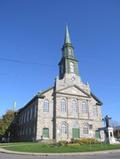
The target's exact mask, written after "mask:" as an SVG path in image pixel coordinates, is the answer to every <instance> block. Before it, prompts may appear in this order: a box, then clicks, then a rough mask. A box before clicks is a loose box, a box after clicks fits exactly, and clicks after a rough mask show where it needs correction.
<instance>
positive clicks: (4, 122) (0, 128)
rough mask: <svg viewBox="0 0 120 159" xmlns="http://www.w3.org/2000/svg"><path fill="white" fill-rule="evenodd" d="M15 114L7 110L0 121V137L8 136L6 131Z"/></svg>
mask: <svg viewBox="0 0 120 159" xmlns="http://www.w3.org/2000/svg"><path fill="white" fill-rule="evenodd" d="M14 117H15V112H14V111H12V110H8V111H7V112H6V113H5V114H4V115H3V116H2V118H1V119H0V136H6V135H8V134H7V133H8V130H9V128H10V126H11V124H12V122H13V120H14Z"/></svg>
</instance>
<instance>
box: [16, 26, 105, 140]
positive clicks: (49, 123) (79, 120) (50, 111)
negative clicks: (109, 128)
mask: <svg viewBox="0 0 120 159" xmlns="http://www.w3.org/2000/svg"><path fill="white" fill-rule="evenodd" d="M101 105H102V103H101V101H100V100H99V99H98V98H97V97H96V96H95V95H93V93H91V90H90V86H89V85H88V84H84V83H83V82H82V81H81V78H80V75H79V70H78V60H77V59H76V57H75V55H74V48H73V46H72V43H71V41H70V35H69V32H68V28H67V27H66V32H65V39H64V44H63V47H62V58H61V60H60V62H59V77H57V78H56V79H55V83H54V85H53V87H51V88H49V89H47V90H46V91H43V92H40V93H38V94H37V95H36V96H35V97H34V98H33V99H32V100H31V101H30V102H29V103H28V104H27V105H26V106H25V107H23V108H22V109H20V110H19V112H18V119H17V120H18V127H17V133H16V137H15V138H16V140H18V139H19V140H21V141H22V140H42V139H49V140H55V141H59V140H66V141H70V140H71V139H73V138H74V139H77V138H81V137H94V138H95V137H96V135H97V130H98V128H101V127H102V114H101Z"/></svg>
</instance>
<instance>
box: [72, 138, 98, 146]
mask: <svg viewBox="0 0 120 159" xmlns="http://www.w3.org/2000/svg"><path fill="white" fill-rule="evenodd" d="M71 143H79V144H80V145H81V144H100V143H101V142H100V141H98V140H96V139H94V138H80V139H71Z"/></svg>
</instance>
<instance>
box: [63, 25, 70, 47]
mask: <svg viewBox="0 0 120 159" xmlns="http://www.w3.org/2000/svg"><path fill="white" fill-rule="evenodd" d="M64 44H71V40H70V34H69V30H68V26H67V25H66V28H65V39H64Z"/></svg>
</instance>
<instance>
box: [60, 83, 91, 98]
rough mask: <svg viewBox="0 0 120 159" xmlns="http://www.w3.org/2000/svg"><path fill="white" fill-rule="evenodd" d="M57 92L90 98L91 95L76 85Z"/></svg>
mask: <svg viewBox="0 0 120 159" xmlns="http://www.w3.org/2000/svg"><path fill="white" fill-rule="evenodd" d="M57 92H59V93H62V94H69V95H77V96H83V97H90V95H89V94H88V93H86V92H85V91H84V90H82V89H81V88H79V87H78V86H76V85H73V86H68V87H65V88H63V89H60V90H58V91H57Z"/></svg>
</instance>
